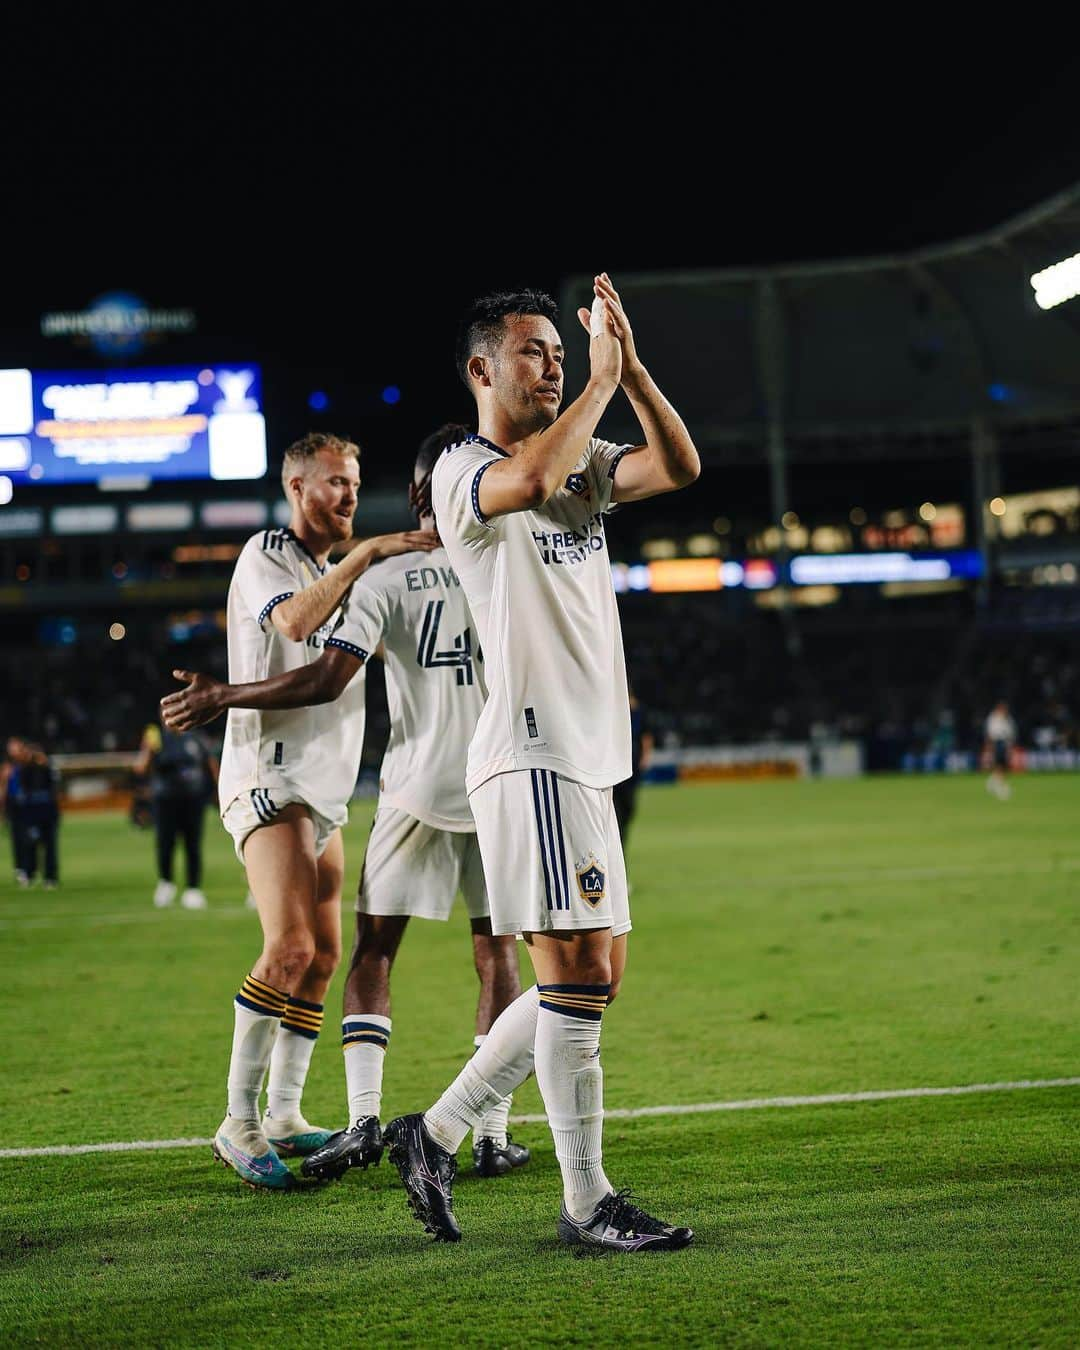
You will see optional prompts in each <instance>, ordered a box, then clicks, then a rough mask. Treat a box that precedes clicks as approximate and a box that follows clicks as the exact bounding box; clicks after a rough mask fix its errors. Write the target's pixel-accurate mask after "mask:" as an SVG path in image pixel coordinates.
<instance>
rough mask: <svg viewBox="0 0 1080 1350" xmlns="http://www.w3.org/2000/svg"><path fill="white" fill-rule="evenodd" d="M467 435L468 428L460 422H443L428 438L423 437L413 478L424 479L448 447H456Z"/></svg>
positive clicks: (417, 453)
mask: <svg viewBox="0 0 1080 1350" xmlns="http://www.w3.org/2000/svg"><path fill="white" fill-rule="evenodd" d="M468 435H469V428H468V427H466V426H462V424H461V423H460V422H445V423H443V425H442V426H441V427H440V428H439V429H438V431H433V432H432V433H431V435H430V436H425V437H424V439H423V440H422V441H421V442H420V449H419V450H417V452H416V465H415V468H414V476H415V477H416V478H421V479H423V478H426V477H427V476H428V474H430V473H431V471H432V469H433V468H434V467H435V461H436V460H437V459H438V458H439V456H440V455H441V454H442V452H443V451H444V450H445V449H446V447H447V446H448V445H458V444H459V443H460V442H461V441H463V440H464V439H465V438H466V436H468Z"/></svg>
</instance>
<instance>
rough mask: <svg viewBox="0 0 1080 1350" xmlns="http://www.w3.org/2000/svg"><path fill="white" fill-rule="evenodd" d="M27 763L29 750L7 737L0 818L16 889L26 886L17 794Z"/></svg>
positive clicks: (23, 833) (15, 738)
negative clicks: (8, 834) (8, 842)
mask: <svg viewBox="0 0 1080 1350" xmlns="http://www.w3.org/2000/svg"><path fill="white" fill-rule="evenodd" d="M29 762H30V751H29V747H28V746H27V744H26V742H25V741H24V740H23V739H22V737H21V736H9V737H8V742H7V757H6V759H5V760H4V765H3V769H2V770H0V773H2V776H3V788H4V792H3V801H4V819H5V820H6V821H7V824H8V829H9V830H10V831H11V853H12V863H13V864H14V871H15V882H16V884H17V885H19V886H29V885H30V878H29V876H28V875H27V871H26V824H25V820H24V811H23V803H22V798H21V795H20V773H21V770H23V769H24V768H25V767H26V765H27V764H28V763H29Z"/></svg>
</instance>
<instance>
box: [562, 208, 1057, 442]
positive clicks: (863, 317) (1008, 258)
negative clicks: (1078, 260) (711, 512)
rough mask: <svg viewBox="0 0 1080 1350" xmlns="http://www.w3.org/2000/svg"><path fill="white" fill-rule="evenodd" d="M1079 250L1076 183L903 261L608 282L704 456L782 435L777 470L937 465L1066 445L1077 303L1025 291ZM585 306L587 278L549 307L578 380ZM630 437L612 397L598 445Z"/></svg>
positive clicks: (572, 283) (628, 418)
mask: <svg viewBox="0 0 1080 1350" xmlns="http://www.w3.org/2000/svg"><path fill="white" fill-rule="evenodd" d="M915 206H916V209H917V204H915ZM717 235H718V239H722V225H719V224H718V227H717ZM1078 252H1080V184H1077V185H1076V186H1074V187H1072V188H1069V189H1068V190H1067V191H1064V192H1061V193H1060V194H1058V195H1057V196H1055V197H1053V198H1052V199H1050V200H1049V201H1046V202H1044V203H1042V204H1041V205H1039V206H1037V207H1035V208H1033V209H1031V210H1029V211H1027V212H1025V213H1024V214H1022V215H1020V216H1017V217H1015V218H1014V219H1012V220H1009V221H1007V222H1006V223H1005V224H1003V225H1000V226H998V227H997V228H996V229H993V230H989V231H987V232H986V233H984V234H979V235H973V236H970V237H968V238H963V239H958V240H956V241H954V242H952V243H947V244H941V245H935V246H932V247H928V248H922V249H918V250H915V251H913V252H910V253H898V254H890V255H885V256H880V257H868V258H850V259H841V260H837V261H826V262H808V263H793V264H781V265H776V266H768V267H754V268H729V269H724V268H718V269H717V270H715V271H700V270H699V271H692V272H654V273H642V274H637V275H620V276H619V277H618V278H617V279H616V280H617V284H618V286H619V290H620V294H621V295H622V298H623V299H624V301H625V302H626V305H627V309H628V312H629V314H630V317H631V319H632V321H633V324H634V329H635V332H636V333H637V334H638V335H639V340H640V343H641V347H642V350H643V352H644V353H645V354H646V356H647V360H648V363H649V368H650V370H651V371H652V372H653V373H654V375H655V376H656V378H657V381H658V382H659V384H660V386H661V387H662V388H663V389H664V391H665V393H667V394H668V395H669V396H670V398H671V399H672V402H673V403H674V404H675V406H676V407H677V408H678V409H679V411H680V412H681V413H682V414H683V416H684V417H685V419H686V421H687V423H688V424H689V425H690V426H692V427H693V428H694V432H695V438H696V439H697V441H698V444H699V446H700V447H701V448H702V450H703V451H705V452H706V454H708V452H709V451H710V450H717V451H720V450H722V451H723V456H724V458H725V460H728V461H729V462H730V459H731V458H732V457H735V458H740V457H741V458H746V459H751V458H757V459H760V458H761V457H762V452H763V449H764V448H765V447H766V446H768V445H769V443H770V442H772V445H773V449H772V453H773V454H775V453H776V448H775V447H776V443H777V441H778V440H781V439H782V441H783V451H782V453H783V455H784V457H785V458H790V459H806V458H809V459H814V458H818V457H819V456H820V457H825V456H827V457H828V458H829V459H844V458H868V457H874V454H875V445H877V446H879V447H880V450H879V453H881V454H882V455H885V454H889V455H895V454H896V453H897V450H898V448H899V447H898V444H897V442H898V441H902V442H905V443H906V444H905V450H904V451H902V452H901V453H914V454H916V455H918V454H919V446H920V445H921V446H922V447H923V452H924V453H926V454H932V453H934V446H935V443H940V440H941V438H945V439H952V438H955V437H957V436H962V437H965V438H969V437H970V436H971V434H972V428H973V427H976V428H978V427H983V428H988V429H990V431H991V432H992V434H993V435H994V437H995V439H996V440H997V441H998V445H999V447H1000V449H1001V450H1008V449H1010V448H1014V445H1015V448H1019V447H1020V446H1021V445H1022V444H1026V443H1030V437H1031V436H1032V434H1033V433H1034V434H1035V435H1036V436H1038V435H1039V434H1040V433H1039V429H1040V428H1045V436H1046V439H1047V441H1048V444H1047V447H1046V448H1048V449H1050V450H1051V451H1053V450H1054V449H1055V448H1056V447H1055V446H1053V445H1052V444H1051V443H1052V442H1053V440H1054V439H1055V434H1054V432H1055V428H1057V429H1058V434H1059V435H1060V431H1061V430H1062V429H1064V428H1065V427H1069V428H1070V429H1071V431H1072V434H1071V435H1070V436H1069V437H1068V442H1069V445H1070V447H1072V446H1075V444H1076V439H1075V433H1076V423H1077V421H1078V420H1080V300H1076V301H1073V302H1072V303H1071V304H1070V303H1065V304H1061V305H1058V306H1057V307H1055V308H1052V309H1048V310H1044V309H1041V308H1040V307H1039V306H1038V305H1037V304H1036V302H1035V292H1034V290H1033V286H1032V282H1031V277H1032V275H1033V274H1035V273H1037V272H1039V271H1041V270H1043V269H1045V268H1047V267H1050V266H1052V265H1054V264H1056V263H1058V262H1060V261H1062V260H1063V259H1066V258H1069V257H1071V256H1072V255H1074V254H1076V253H1078ZM591 297H592V280H591V278H588V277H575V278H571V279H569V280H568V281H567V282H566V284H565V285H564V287H563V291H562V296H561V301H562V306H563V314H564V316H565V318H564V323H563V331H564V340H566V341H567V346H568V356H567V360H568V364H570V366H571V369H572V370H573V371H574V372H575V375H576V376H577V377H579V378H583V376H584V371H585V364H584V363H585V360H586V348H585V335H584V333H583V331H582V330H581V328H580V325H578V324H577V322H576V320H575V321H574V322H573V323H570V322H568V321H567V319H568V318H569V316H570V315H572V314H573V312H574V310H575V309H576V308H577V307H578V306H580V305H588V304H589V302H590V300H591ZM571 334H573V336H571ZM636 430H637V429H636V426H635V424H634V422H633V419H632V414H631V413H630V410H629V408H628V406H627V405H626V403H625V401H624V400H617V401H616V402H615V403H614V404H613V405H612V408H611V411H610V413H609V415H608V417H607V418H606V419H605V434H612V435H616V436H620V437H621V436H623V435H625V436H626V437H627V438H632V437H633V436H634V435H635V434H636ZM1016 434H1018V435H1019V439H1016V440H1015V441H1014V436H1015V435H1016ZM1010 442H1014V444H1010ZM845 447H847V449H845ZM740 449H741V451H742V454H741V455H740Z"/></svg>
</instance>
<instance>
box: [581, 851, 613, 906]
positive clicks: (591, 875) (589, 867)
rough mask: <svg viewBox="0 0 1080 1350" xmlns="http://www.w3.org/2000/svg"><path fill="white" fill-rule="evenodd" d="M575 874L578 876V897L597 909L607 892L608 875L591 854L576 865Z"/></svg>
mask: <svg viewBox="0 0 1080 1350" xmlns="http://www.w3.org/2000/svg"><path fill="white" fill-rule="evenodd" d="M574 872H575V874H576V875H577V888H578V895H580V896H581V898H582V900H584V901H585V903H586V904H587V905H591V906H592V907H593V909H595V908H596V906H597V905H598V904H599V903H600V901H601V900H603V898H604V896H605V894H606V892H607V875H606V874H605V872H604V869H603V867H602V866H601V865H600V863H598V862H597V861H596V858H595V857H594V856H593V855H592V854H591V853H590V854H589V855H588V857H586V858H581V859H580V860H579V861H578V862H576V863H575V864H574Z"/></svg>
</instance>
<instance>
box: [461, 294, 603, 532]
mask: <svg viewBox="0 0 1080 1350" xmlns="http://www.w3.org/2000/svg"><path fill="white" fill-rule="evenodd" d="M605 309H606V305H605ZM585 313H586V314H587V313H588V311H587V310H586V311H585ZM586 327H588V322H586ZM530 343H531V345H533V346H535V347H536V348H537V360H538V361H543V362H544V363H545V366H546V367H547V368H548V373H549V375H550V376H551V377H552V378H555V369H556V368H557V367H561V364H562V349H561V348H557V349H554V348H553V349H551V350H547V349H546V344H543V343H540V342H537V341H536V340H535V339H531V340H530ZM589 368H590V369H589V380H588V383H587V384H586V385H585V388H584V389H583V390H582V392H581V393H580V394H579V395H578V397H577V398H576V399H575V400H574V402H573V403H571V404H570V406H569V407H568V408H566V409H565V410H564V411H563V412H562V413H561V414H560V415H559V418H558V420H557V421H556V422H554V423H553V424H552V425H551V426H550V427H548V428H547V429H546V430H545V431H544V432H542V433H541V434H539V435H537V436H534V437H533V438H532V440H531V441H530V443H529V444H528V445H526V446H524V447H523V448H522V449H521V450H519V451H518V453H517V454H516V455H511V456H510V457H509V458H507V459H502V460H499V461H498V462H497V463H494V464H492V465H491V468H490V469H485V470H484V473H483V477H482V478H481V479H480V481H479V484H478V489H477V504H478V505H479V508H480V513H481V515H483V517H484V519H485V520H490V518H491V517H492V516H501V515H507V514H509V513H510V512H513V511H531V510H535V509H536V508H537V507H538V506H543V504H544V503H545V502H546V501H547V500H548V498H549V497H551V496H553V495H554V494H555V493H556V492H557V491H558V490H559V488H561V487H562V485H563V483H564V482H565V481H566V475H567V474H568V473H569V472H570V470H571V469H572V468H573V467H574V465H575V464H576V463H577V462H578V460H579V459H580V458H581V455H582V452H583V451H584V449H585V447H586V445H587V444H588V442H589V438H590V437H591V436H592V435H593V433H594V432H595V431H596V425H597V423H598V422H599V421H600V418H601V417H602V416H603V413H604V409H605V408H606V407H607V405H608V404H609V403H610V402H611V400H612V398H613V397H614V394H615V390H616V389H617V388H618V387H619V376H620V372H621V369H622V347H621V345H620V342H619V339H618V337H617V336H616V333H615V329H614V325H613V323H612V320H611V317H610V315H607V314H606V324H605V328H604V331H603V332H602V333H599V334H596V335H592V334H590V336H589Z"/></svg>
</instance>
